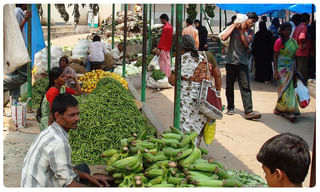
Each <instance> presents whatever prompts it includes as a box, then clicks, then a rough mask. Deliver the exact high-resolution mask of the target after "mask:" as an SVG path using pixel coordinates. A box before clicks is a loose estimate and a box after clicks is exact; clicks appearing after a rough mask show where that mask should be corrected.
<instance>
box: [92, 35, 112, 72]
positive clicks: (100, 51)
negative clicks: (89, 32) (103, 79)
mask: <svg viewBox="0 0 320 192" xmlns="http://www.w3.org/2000/svg"><path fill="white" fill-rule="evenodd" d="M89 50H90V54H89V56H88V59H89V62H90V65H91V70H94V69H101V68H102V65H103V64H104V56H105V54H107V53H108V52H107V49H106V47H105V44H104V43H103V42H101V37H100V36H98V35H95V36H94V37H93V42H92V44H91V45H90V47H89Z"/></svg>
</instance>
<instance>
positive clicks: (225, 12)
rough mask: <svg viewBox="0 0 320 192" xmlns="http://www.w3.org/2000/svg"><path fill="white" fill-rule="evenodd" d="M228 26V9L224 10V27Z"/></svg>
mask: <svg viewBox="0 0 320 192" xmlns="http://www.w3.org/2000/svg"><path fill="white" fill-rule="evenodd" d="M226 27H227V11H226V10H224V28H226Z"/></svg>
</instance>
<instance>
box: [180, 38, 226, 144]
mask: <svg viewBox="0 0 320 192" xmlns="http://www.w3.org/2000/svg"><path fill="white" fill-rule="evenodd" d="M181 48H182V51H181V101H180V112H181V114H180V127H181V129H182V131H183V132H190V131H195V132H197V133H198V134H199V136H198V139H197V144H198V145H199V144H200V141H201V137H202V134H203V130H204V129H203V128H204V126H205V124H206V123H207V121H208V119H207V117H206V116H205V115H204V114H203V113H202V112H200V110H199V108H198V107H197V104H196V102H197V97H198V94H199V92H200V85H201V82H202V80H203V79H204V78H205V77H206V71H207V70H206V62H207V61H205V62H203V61H204V57H202V56H200V55H199V54H198V51H197V50H196V48H195V43H194V40H193V38H192V37H191V36H190V35H183V36H182V45H181ZM196 69H197V70H196ZM209 69H210V73H211V75H212V76H213V78H214V80H215V87H216V89H217V90H218V91H220V90H221V86H222V81H221V74H220V70H219V68H218V66H217V65H216V63H209Z"/></svg>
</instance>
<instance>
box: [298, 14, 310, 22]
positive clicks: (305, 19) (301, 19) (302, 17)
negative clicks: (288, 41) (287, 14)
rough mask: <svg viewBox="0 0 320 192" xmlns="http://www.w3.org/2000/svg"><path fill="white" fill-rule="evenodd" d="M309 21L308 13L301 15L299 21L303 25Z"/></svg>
mask: <svg viewBox="0 0 320 192" xmlns="http://www.w3.org/2000/svg"><path fill="white" fill-rule="evenodd" d="M309 20H310V15H309V14H308V13H302V14H301V17H300V21H301V22H303V23H305V22H308V21H309Z"/></svg>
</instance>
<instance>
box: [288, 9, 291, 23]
mask: <svg viewBox="0 0 320 192" xmlns="http://www.w3.org/2000/svg"><path fill="white" fill-rule="evenodd" d="M288 12H289V13H288V17H289V18H288V19H289V21H290V15H291V11H288Z"/></svg>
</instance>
